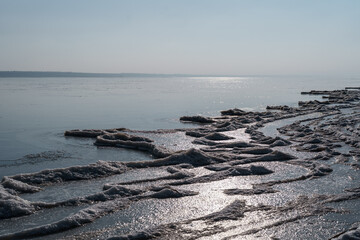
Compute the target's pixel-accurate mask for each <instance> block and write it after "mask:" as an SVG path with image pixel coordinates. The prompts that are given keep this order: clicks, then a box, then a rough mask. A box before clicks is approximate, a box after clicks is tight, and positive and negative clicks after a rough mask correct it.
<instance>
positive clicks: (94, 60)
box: [0, 0, 360, 75]
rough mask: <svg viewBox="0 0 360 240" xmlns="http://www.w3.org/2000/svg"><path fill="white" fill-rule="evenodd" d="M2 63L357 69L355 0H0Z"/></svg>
mask: <svg viewBox="0 0 360 240" xmlns="http://www.w3.org/2000/svg"><path fill="white" fill-rule="evenodd" d="M0 52H1V53H0V70H38V71H78V72H113V73H119V72H135V73H136V72H138V73H187V74H227V75H249V74H330V75H331V74H340V75H341V74H360V1H358V0H338V1H333V0H322V1H321V0H301V1H299V0H267V1H265V0H263V1H262V0H243V1H242V0H236V1H235V0H218V1H213V0H178V1H175V0H143V1H140V0H129V1H126V0H116V1H115V0H107V1H100V0H98V1H92V0H76V1H73V0H71V1H70V0H61V1H57V0H52V1H49V0H32V1H29V0H0Z"/></svg>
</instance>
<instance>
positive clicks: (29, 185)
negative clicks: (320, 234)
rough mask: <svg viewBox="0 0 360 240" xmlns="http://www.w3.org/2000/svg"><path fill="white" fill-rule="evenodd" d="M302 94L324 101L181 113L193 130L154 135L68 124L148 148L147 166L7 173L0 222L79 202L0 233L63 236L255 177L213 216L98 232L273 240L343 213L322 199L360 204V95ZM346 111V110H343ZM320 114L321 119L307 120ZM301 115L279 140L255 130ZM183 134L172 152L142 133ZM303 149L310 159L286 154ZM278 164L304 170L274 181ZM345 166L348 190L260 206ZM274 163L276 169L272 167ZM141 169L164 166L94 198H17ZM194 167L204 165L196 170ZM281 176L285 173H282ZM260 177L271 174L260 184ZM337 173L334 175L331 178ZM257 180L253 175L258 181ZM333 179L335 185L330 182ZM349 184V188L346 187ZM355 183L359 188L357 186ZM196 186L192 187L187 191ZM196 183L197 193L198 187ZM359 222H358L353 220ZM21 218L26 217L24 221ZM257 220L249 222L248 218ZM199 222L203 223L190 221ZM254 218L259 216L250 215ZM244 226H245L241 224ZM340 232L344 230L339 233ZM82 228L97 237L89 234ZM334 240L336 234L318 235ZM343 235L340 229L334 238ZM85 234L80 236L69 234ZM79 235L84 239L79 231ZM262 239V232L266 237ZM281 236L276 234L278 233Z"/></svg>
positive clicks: (110, 141) (108, 140) (109, 142)
mask: <svg viewBox="0 0 360 240" xmlns="http://www.w3.org/2000/svg"><path fill="white" fill-rule="evenodd" d="M302 94H311V95H322V96H323V98H324V99H326V100H325V101H308V102H299V107H297V108H294V107H288V106H269V107H268V111H266V112H245V111H242V110H240V109H230V110H226V111H222V112H221V114H222V116H220V117H214V118H209V117H201V116H184V117H182V118H181V120H182V121H190V122H195V123H199V124H200V127H198V128H194V129H174V130H158V131H132V130H129V129H124V128H121V129H107V130H71V131H67V132H65V135H66V136H73V137H86V138H96V140H95V142H94V144H95V145H97V146H102V147H115V148H131V149H134V150H139V151H146V152H149V153H150V154H152V156H153V157H154V158H156V159H154V160H152V161H143V162H126V163H125V162H124V163H121V162H105V161H99V162H97V163H95V164H90V165H88V166H74V167H69V168H62V169H53V170H44V171H41V172H37V173H32V174H18V175H15V176H8V177H4V178H3V180H2V182H1V186H0V219H3V220H0V222H1V221H6V219H12V218H16V217H17V218H18V219H17V220H18V221H20V222H21V221H22V218H24V219H25V218H26V216H28V215H32V214H34V213H36V212H39V211H47V210H48V209H52V208H58V207H60V206H61V207H70V206H83V207H84V208H83V209H81V210H79V211H78V212H74V213H72V214H70V215H69V216H68V217H65V218H62V219H59V220H58V221H55V222H52V223H48V224H42V225H39V226H37V227H34V228H30V229H22V230H20V231H12V230H11V229H8V231H7V232H4V233H3V234H2V235H1V236H0V239H23V238H31V237H37V236H44V235H48V234H53V233H58V232H63V231H66V230H69V229H72V228H77V227H81V226H83V225H84V224H87V223H91V222H93V221H95V220H96V219H98V218H101V217H103V216H105V215H108V214H111V213H116V212H121V211H122V210H123V209H126V208H129V207H130V206H131V205H132V204H134V203H135V202H139V201H147V200H149V199H153V200H156V201H161V200H162V199H177V198H189V199H190V200H189V201H190V202H191V198H192V197H194V196H197V195H201V194H202V192H201V187H200V188H199V187H198V186H199V185H201V184H209V186H211V185H212V184H214V183H216V182H221V181H229V180H232V179H239V178H244V177H245V176H254V178H255V179H254V180H252V181H249V184H250V186H251V187H250V188H243V187H241V186H237V187H236V184H234V185H235V187H230V185H229V187H228V188H225V189H223V190H222V192H223V196H221V197H228V198H229V199H227V201H226V202H228V204H227V205H226V206H223V208H222V209H219V210H218V211H213V212H212V213H209V214H203V213H201V212H200V213H198V214H197V213H194V214H193V215H194V216H196V217H191V218H188V219H186V220H181V221H176V222H171V223H164V224H159V225H157V226H154V227H152V228H149V229H147V230H145V231H131V232H127V233H124V232H123V231H121V230H120V231H119V229H117V228H116V227H114V228H113V229H110V230H109V229H107V230H106V231H105V230H104V231H101V230H99V231H97V232H96V235H97V236H98V237H99V238H101V239H106V238H111V237H113V238H114V239H171V238H173V237H174V236H175V235H174V234H176V237H178V238H180V239H198V238H201V237H203V238H207V237H215V238H220V239H221V238H224V239H232V238H234V239H235V238H238V237H240V236H249V237H251V236H259V235H256V234H260V236H262V233H264V231H267V230H269V229H275V230H274V232H272V233H271V236H272V237H278V236H277V232H276V228H279V227H281V226H286V224H290V223H292V222H297V221H300V220H302V219H307V218H310V217H314V216H315V217H318V216H322V215H325V214H329V213H345V212H346V211H345V210H344V209H338V208H336V207H330V206H329V205H328V204H330V203H337V202H346V201H350V200H353V201H354V200H355V201H356V203H357V204H358V203H359V198H360V191H359V187H360V186H359V181H358V172H357V171H358V170H359V169H360V165H359V158H360V152H359V150H358V149H359V148H360V142H359V141H360V130H359V123H360V111H359V109H360V105H359V100H360V91H359V90H358V89H357V88H353V89H347V90H336V91H310V92H303V93H302ZM344 110H346V111H344ZM314 113H318V114H319V116H318V117H309V118H306V116H310V115H311V114H314ZM299 116H304V119H303V120H298V121H294V122H293V123H291V124H288V125H285V126H282V127H280V128H279V129H278V131H279V133H280V134H281V136H277V137H269V136H266V135H265V134H264V133H263V132H261V131H260V129H261V128H262V127H264V126H266V124H269V123H272V122H275V121H281V120H284V119H295V118H296V117H299ZM241 129H244V130H245V133H246V134H248V136H249V139H248V140H247V141H244V139H238V138H236V137H233V136H232V135H231V134H229V133H230V132H234V131H239V130H241ZM179 132H180V133H183V134H185V135H186V136H189V137H190V139H192V142H191V143H189V145H190V146H191V144H192V145H193V146H196V148H190V149H184V150H178V149H176V148H174V149H171V148H165V147H163V146H160V145H158V144H157V142H156V141H155V140H153V139H150V138H149V137H147V136H148V135H149V134H153V135H166V134H175V133H179ZM304 152H305V153H309V154H310V157H308V158H305V157H303V155H300V156H296V154H292V153H304ZM279 164H284V165H286V167H287V168H289V171H290V172H291V169H296V168H298V167H300V168H302V169H304V171H305V173H302V172H299V174H296V172H295V173H294V176H291V177H286V176H280V177H273V175H276V174H277V172H276V171H274V169H276V166H278V165H279ZM337 165H342V166H346V167H348V168H349V171H353V172H351V174H350V175H351V176H352V177H353V180H349V181H353V184H351V186H352V187H346V188H343V189H341V186H337V190H336V191H335V192H336V193H334V192H329V191H328V192H326V191H325V193H324V194H315V193H313V192H312V191H311V189H309V191H308V193H307V194H306V195H300V194H294V196H293V199H289V200H288V201H285V202H284V204H282V205H281V206H275V205H269V204H266V203H261V196H263V195H264V196H267V198H273V199H274V200H276V197H277V196H278V195H277V194H279V193H282V192H283V190H282V189H281V186H282V185H286V184H294V183H296V184H297V183H299V184H301V183H303V182H304V183H308V182H311V181H313V182H314V181H315V180H316V179H321V180H322V179H326V177H327V176H334V174H335V173H334V172H333V168H334V166H337ZM272 168H273V169H272ZM141 169H160V170H162V171H163V172H164V173H163V174H162V175H161V176H158V177H140V179H130V180H127V181H120V182H110V183H106V184H104V185H103V189H102V191H98V192H96V193H94V194H90V195H86V196H80V197H75V198H69V199H66V200H61V201H55V202H44V201H28V200H25V199H23V198H22V197H21V196H22V195H21V194H24V193H28V194H29V193H37V192H41V191H43V189H44V188H46V187H47V186H56V184H59V183H64V182H76V181H84V180H95V179H102V178H105V179H106V178H107V177H110V176H113V175H120V176H121V175H122V174H125V173H129V172H136V171H139V170H141ZM198 170H201V171H200V173H199V171H198ZM280 175H281V173H280ZM260 176H264V177H265V176H266V177H268V179H267V180H263V179H262V178H260ZM336 177H337V176H336V175H335V179H336ZM256 178H258V179H256ZM326 184H331V182H326ZM345 185H346V184H345ZM353 185H355V186H353ZM192 186H197V187H194V189H193V188H192ZM199 189H200V190H199ZM249 196H258V197H259V199H258V201H259V202H258V204H256V205H254V204H249V203H248V201H246V197H249ZM255 213H261V214H263V213H264V214H266V215H267V219H266V221H264V223H263V224H260V225H259V224H258V223H257V224H254V223H253V224H251V223H248V221H249V220H251V218H250V216H251V214H255ZM358 220H359V219H358ZM25 221H26V220H25ZM253 221H255V220H253ZM199 222H201V224H200V225H199V226H197V227H196V228H193V227H192V226H194V225H196V224H198V223H199ZM255 222H256V221H255ZM240 229H247V230H240ZM343 231H345V229H344V230H343ZM83 234H85V235H86V234H89V236H90V235H91V234H95V233H94V232H88V233H86V232H85V233H83ZM326 234H327V238H330V237H332V236H335V235H336V232H331V231H330V232H328V233H324V236H326ZM339 236H340V235H339ZM66 237H67V238H70V239H72V238H74V239H76V238H78V239H81V238H82V237H81V236H80V235H73V236H66ZM83 237H84V236H83ZM263 237H264V236H263ZM279 237H280V236H279ZM340 239H341V238H340Z"/></svg>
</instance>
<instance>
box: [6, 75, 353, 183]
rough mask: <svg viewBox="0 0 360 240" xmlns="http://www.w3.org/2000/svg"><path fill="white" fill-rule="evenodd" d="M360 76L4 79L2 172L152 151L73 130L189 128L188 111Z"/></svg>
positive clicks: (206, 112)
mask: <svg viewBox="0 0 360 240" xmlns="http://www.w3.org/2000/svg"><path fill="white" fill-rule="evenodd" d="M359 83H360V78H356V77H347V78H340V77H309V76H306V77H285V76H281V77H276V76H271V77H160V78H159V77H157V78H152V77H146V78H136V77H130V78H0V177H2V176H4V175H13V174H18V173H23V172H36V171H40V170H42V169H47V168H58V167H66V166H72V165H83V164H89V163H92V162H96V161H97V160H100V159H101V160H115V161H135V160H144V159H150V156H149V155H147V154H143V153H139V152H135V151H131V150H126V149H109V148H106V149H103V148H96V147H94V146H93V141H92V140H89V139H77V138H76V139H74V138H65V137H64V136H63V133H64V131H66V130H70V129H87V128H93V129H105V128H119V127H125V128H130V129H138V130H154V129H171V128H186V127H191V125H188V124H183V123H181V122H180V121H179V118H180V117H181V116H184V115H198V114H199V115H203V116H217V115H220V111H221V110H226V109H229V108H234V107H236V108H241V109H244V110H264V109H265V108H266V106H267V105H289V106H295V105H296V104H297V102H298V101H299V100H310V99H316V97H314V96H308V95H300V92H301V91H309V90H312V89H315V90H333V89H343V88H344V87H346V86H357V85H359Z"/></svg>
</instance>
